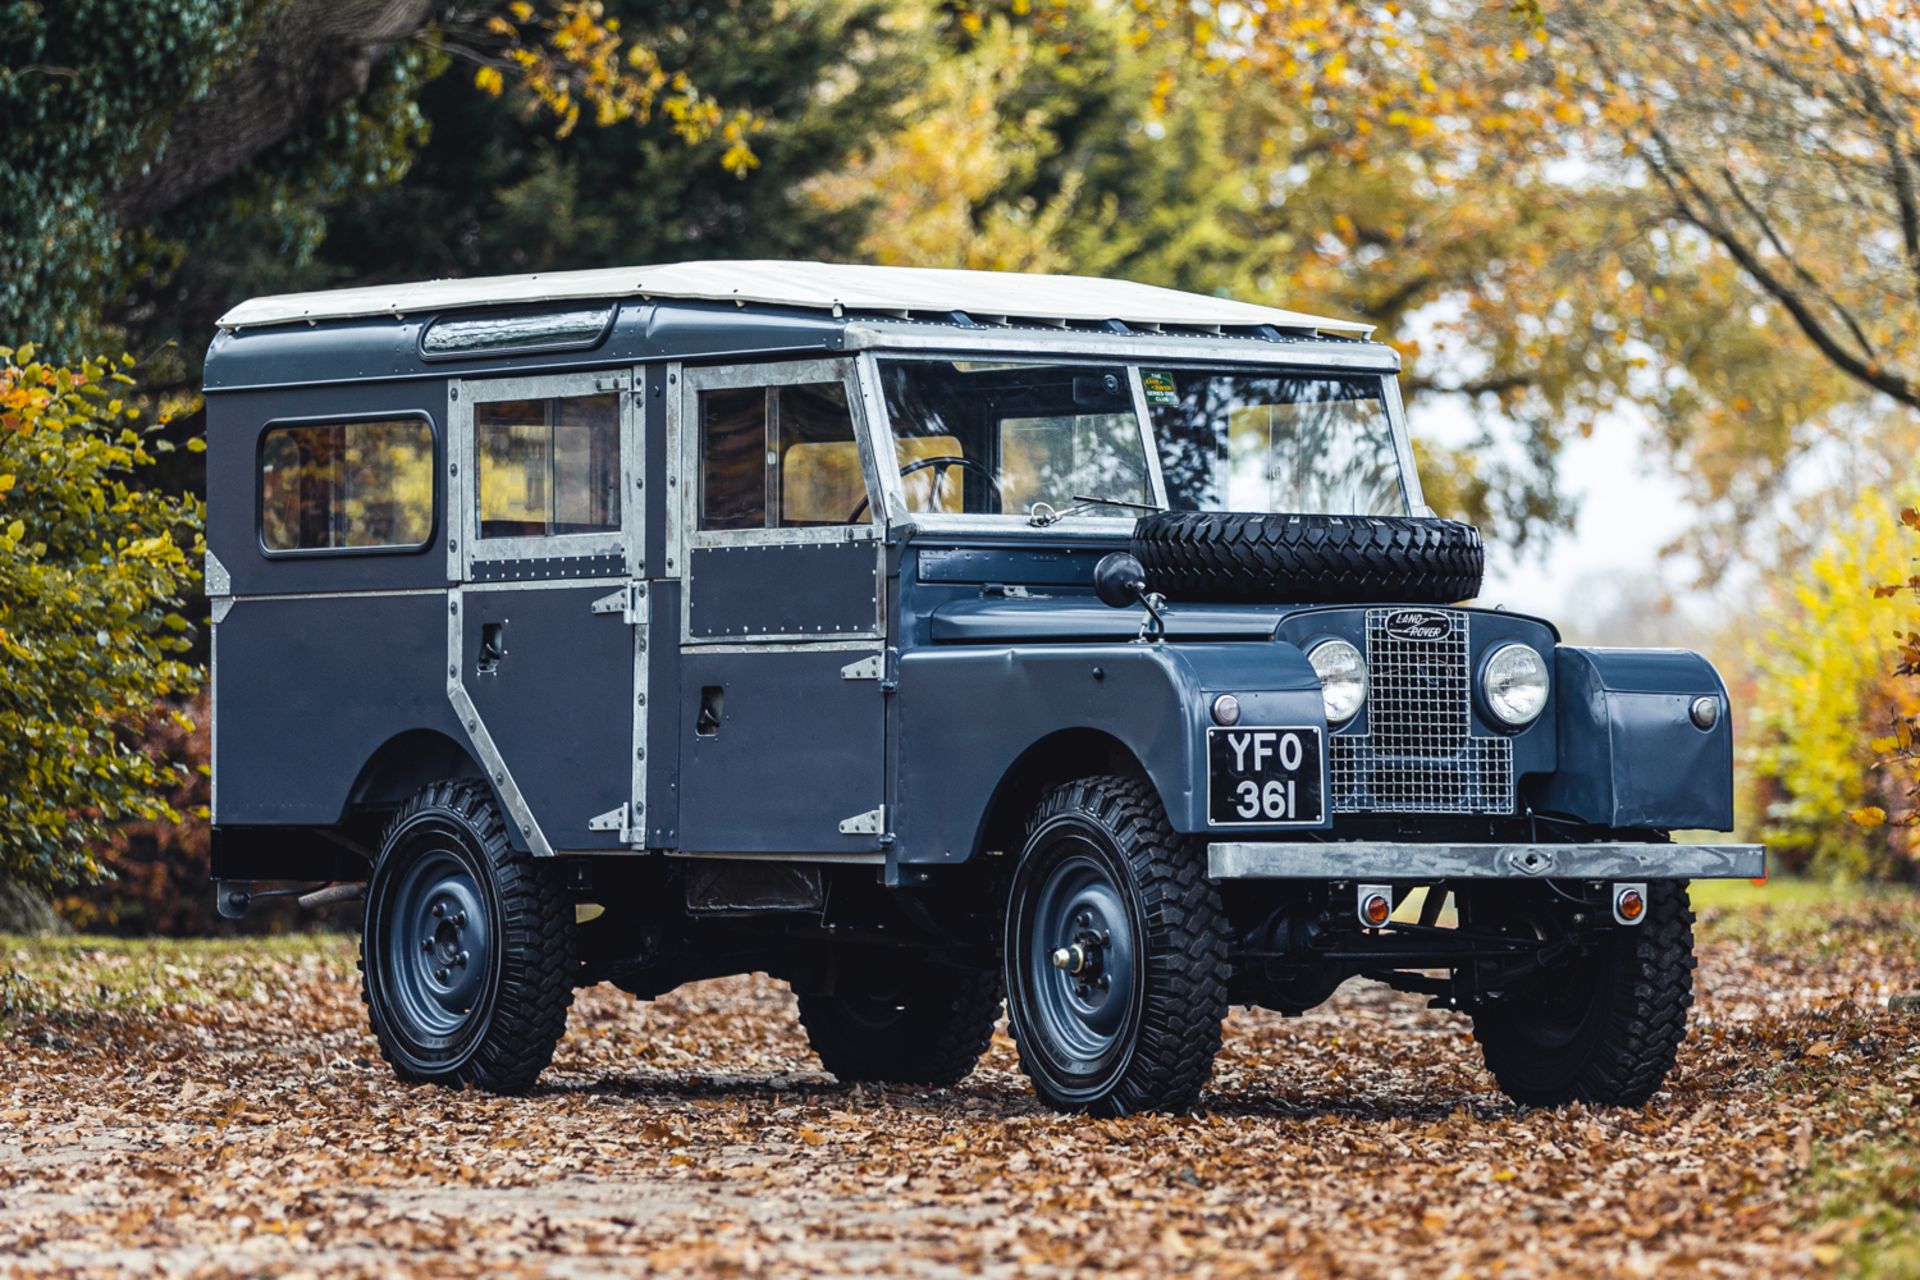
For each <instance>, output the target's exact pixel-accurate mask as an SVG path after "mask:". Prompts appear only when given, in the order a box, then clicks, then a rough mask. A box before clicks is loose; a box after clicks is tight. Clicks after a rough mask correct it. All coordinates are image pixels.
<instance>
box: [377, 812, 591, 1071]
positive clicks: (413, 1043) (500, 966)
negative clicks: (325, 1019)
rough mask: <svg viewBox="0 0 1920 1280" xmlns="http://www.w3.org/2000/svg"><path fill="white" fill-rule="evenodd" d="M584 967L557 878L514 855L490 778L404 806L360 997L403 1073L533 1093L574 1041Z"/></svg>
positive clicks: (385, 840) (550, 868) (384, 868)
mask: <svg viewBox="0 0 1920 1280" xmlns="http://www.w3.org/2000/svg"><path fill="white" fill-rule="evenodd" d="M456 918H458V919H459V924H458V925H457V926H456V924H455V920H456ZM462 954H464V955H466V956H467V959H466V961H465V963H460V962H459V956H460V955H462ZM578 969H579V961H578V957H577V955H576V952H575V943H574V923H573V906H572V904H571V903H570V902H569V901H568V899H567V896H566V894H565V892H564V891H563V889H562V886H561V883H560V878H559V869H558V868H557V867H556V866H555V865H554V864H552V863H550V862H540V861H535V860H534V859H532V858H530V857H528V856H527V855H525V854H521V853H516V852H515V851H514V849H513V846H512V844H511V843H510V842H509V841H508V839H507V830H506V823H505V821H504V819H503V818H502V817H501V814H500V810H499V807H498V805H496V803H495V802H494V799H493V795H492V793H491V792H490V791H489V790H488V789H487V787H486V785H485V784H484V783H480V782H474V781H462V782H442V783H436V784H434V785H433V786H430V787H427V788H426V789H424V790H422V791H421V792H419V793H418V794H416V795H415V796H414V797H413V798H412V799H410V800H408V801H407V802H406V803H405V804H404V805H402V806H400V810H399V812H398V813H396V814H394V816H393V820H392V821H391V822H389V823H388V824H387V830H386V833H385V835H384V836H383V837H382V838H381V844H380V855H379V857H378V859H376V861H375V863H374V868H373V875H372V878H371V879H370V880H369V881H368V884H367V909H366V919H365V923H364V926H363V929H362V932H361V938H360V978H361V997H362V999H364V1000H365V1002H366V1005H367V1011H368V1015H369V1018H370V1020H371V1021H372V1024H373V1032H374V1035H375V1037H376V1038H377V1039H378V1040H379V1042H380V1053H381V1055H382V1056H383V1057H385V1058H386V1060H387V1062H388V1063H389V1064H390V1065H391V1066H392V1067H393V1070H394V1074H395V1075H397V1076H399V1077H400V1078H401V1079H402V1080H406V1081H410V1082H416V1083H432V1084H441V1085H450V1086H455V1087H458V1086H464V1085H468V1084H472V1085H478V1086H479V1087H480V1088H482V1089H486V1090H488V1091H490V1092H493V1093H520V1092H524V1091H525V1090H527V1089H528V1088H531V1087H532V1085H533V1083H534V1081H535V1080H536V1079H537V1078H538V1077H539V1075H540V1072H541V1071H542V1070H544V1069H545V1068H546V1066H547V1064H548V1063H549V1062H550V1061H552V1059H553V1050H554V1046H555V1045H557V1044H558V1043H559V1042H560V1037H561V1036H562V1035H563V1034H565V1032H566V1029H567V1009H568V1008H569V1006H571V1005H572V1003H573V986H574V978H575V976H576V974H577V972H578ZM443 975H444V976H443Z"/></svg>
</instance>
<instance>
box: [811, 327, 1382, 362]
mask: <svg viewBox="0 0 1920 1280" xmlns="http://www.w3.org/2000/svg"><path fill="white" fill-rule="evenodd" d="M846 344H847V350H849V351H879V352H886V351H938V352H942V353H952V354H961V355H964V354H967V353H970V352H976V351H990V352H994V353H1004V354H1006V355H1009V356H1024V357H1027V358H1029V359H1033V358H1039V359H1044V358H1046V357H1048V356H1055V355H1071V356H1079V357H1082V358H1086V359H1106V360H1112V359H1127V358H1138V359H1147V360H1192V361H1201V362H1204V363H1207V364H1218V365H1236V364H1277V365H1291V366H1294V367H1297V368H1309V369H1360V370H1367V371H1370V372H1375V373H1398V372H1399V371H1400V355H1399V353H1398V352H1396V351H1395V350H1394V349H1393V348H1392V347H1389V346H1385V345H1383V344H1381V343H1377V342H1364V343H1362V342H1352V341H1347V342H1337V343H1335V342H1314V341H1312V340H1310V339H1298V340H1295V341H1291V342H1286V343H1279V342H1269V341H1263V340H1261V339H1258V338H1231V337H1226V336H1222V337H1218V338H1156V337H1150V336H1143V335H1139V334H1131V335H1124V336H1123V335H1119V334H1105V333H1098V332H1094V331H1092V330H1087V329H1072V330H1061V331H1059V332H1058V333H1053V332H1047V331H1035V330H1032V329H1023V330H1018V331H1014V332H1008V333H997V332H993V331H986V332H982V331H979V330H973V329H960V328H953V327H948V326H944V325H929V326H928V328H927V331H926V332H924V333H920V332H910V331H907V330H905V329H896V328H887V329H879V328H875V327H872V326H870V325H865V324H859V323H851V324H848V325H847V328H846Z"/></svg>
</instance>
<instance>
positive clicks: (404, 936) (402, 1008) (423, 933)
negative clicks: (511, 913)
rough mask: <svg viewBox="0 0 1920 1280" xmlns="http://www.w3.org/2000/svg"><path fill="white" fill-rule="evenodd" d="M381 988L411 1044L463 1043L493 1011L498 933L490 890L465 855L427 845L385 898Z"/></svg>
mask: <svg viewBox="0 0 1920 1280" xmlns="http://www.w3.org/2000/svg"><path fill="white" fill-rule="evenodd" d="M382 897H383V898H384V901H383V903H382V913H381V914H382V919H381V920H380V921H379V924H378V928H379V929H380V942H381V944H382V947H381V950H382V955H381V960H380V970H381V978H382V979H383V981H382V983H381V985H382V986H383V987H384V988H385V989H386V995H387V1001H388V1004H389V1006H390V1007H391V1009H392V1010H393V1012H394V1014H395V1015H396V1016H397V1019H398V1020H399V1021H400V1023H401V1024H402V1027H403V1028H404V1030H405V1032H406V1035H407V1038H408V1039H410V1040H413V1041H415V1042H416V1043H418V1044H420V1045H422V1046H440V1045H445V1044H448V1043H450V1042H452V1041H454V1040H456V1039H458V1038H459V1037H460V1035H461V1033H462V1032H464V1031H466V1030H468V1029H469V1028H470V1027H471V1026H473V1025H474V1024H475V1023H476V1022H477V1021H478V1020H479V1015H480V1014H481V1013H482V1012H483V1011H484V1008H485V1005H486V1004H487V1000H488V996H489V992H490V984H491V979H492V974H493V967H494V942H495V930H494V927H493V919H492V912H491V910H490V909H489V907H488V899H487V894H486V890H485V889H484V887H483V886H482V885H481V884H480V881H479V878H478V877H477V876H476V875H475V874H474V872H473V869H472V867H471V865H470V864H469V862H468V860H467V859H466V858H465V857H463V856H462V854H461V852H459V851H456V850H453V849H449V848H446V847H444V846H440V845H438V844H436V845H432V846H429V847H427V848H425V849H423V850H421V851H420V852H419V853H417V854H416V855H415V856H414V857H412V858H410V859H409V860H408V862H407V865H406V866H404V867H402V868H401V869H400V870H399V872H398V874H397V875H395V877H394V879H393V881H392V883H391V885H390V886H389V888H388V891H387V892H386V893H385V894H383V895H382Z"/></svg>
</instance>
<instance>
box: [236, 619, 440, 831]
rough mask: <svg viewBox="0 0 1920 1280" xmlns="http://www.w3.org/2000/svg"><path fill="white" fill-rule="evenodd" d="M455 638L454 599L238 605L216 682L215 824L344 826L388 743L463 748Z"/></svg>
mask: <svg viewBox="0 0 1920 1280" xmlns="http://www.w3.org/2000/svg"><path fill="white" fill-rule="evenodd" d="M446 634H447V625H446V596H445V594H444V593H443V592H430V593H423V594H414V595H359V596H329V597H321V598H317V599H265V600H262V599H249V600H241V601H239V602H238V603H236V604H235V605H234V607H233V610H232V611H231V612H230V613H228V614H227V617H226V621H224V622H222V623H221V624H220V657H219V663H218V665H217V668H216V671H215V676H214V679H215V690H214V697H215V698H216V699H217V703H218V722H217V723H218V733H217V746H216V750H215V753H214V762H213V764H214V776H215V778H216V779H217V782H218V793H217V795H216V798H215V812H214V820H215V822H217V823H220V824H222V825H231V826H255V825H257V826H306V825H311V826H320V827H330V826H333V825H334V824H336V823H338V822H339V821H340V820H341V818H342V817H343V816H344V815H345V813H346V811H347V806H348V803H349V800H350V798H351V796H352V793H353V790H354V785H355V783H356V781H357V780H358V779H359V777H360V775H361V771H362V770H363V769H364V768H365V767H366V765H367V763H368V761H370V760H372V759H373V758H374V756H375V755H376V754H377V753H378V752H379V751H380V749H381V748H382V747H383V746H384V745H386V744H387V743H388V742H390V741H392V740H393V739H395V738H398V737H400V736H401V735H403V734H407V733H409V732H415V731H421V730H426V731H431V732H435V733H439V734H443V735H445V736H447V737H448V738H452V739H456V740H457V739H459V738H460V737H461V736H462V735H461V731H460V726H459V725H458V724H457V723H456V722H455V721H454V718H453V713H452V710H451V708H450V707H449V706H448V705H447V696H446V692H445V688H446V676H445V667H444V665H443V664H444V662H445V655H446Z"/></svg>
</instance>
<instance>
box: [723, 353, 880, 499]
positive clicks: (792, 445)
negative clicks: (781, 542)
mask: <svg viewBox="0 0 1920 1280" xmlns="http://www.w3.org/2000/svg"><path fill="white" fill-rule="evenodd" d="M866 500H867V485H866V479H865V477H864V476H863V475H862V473H861V470H860V447H859V445H858V444H856V443H855V440H854V434H853V414H852V412H851V411H850V410H849V409H848V407H847V390H846V387H845V386H844V385H843V384H841V383H838V382H808V383H800V384H796V385H793V386H782V387H746V388H733V387H729V388H725V389H721V390H714V391H702V392H701V393H700V527H701V528H702V529H803V528H813V527H817V526H821V525H840V524H849V523H852V522H853V521H854V520H855V518H856V517H857V516H859V515H860V514H861V509H862V508H863V507H864V505H865V504H866Z"/></svg>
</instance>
